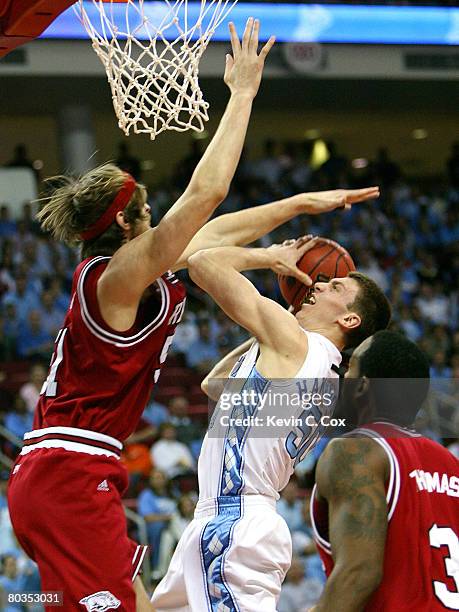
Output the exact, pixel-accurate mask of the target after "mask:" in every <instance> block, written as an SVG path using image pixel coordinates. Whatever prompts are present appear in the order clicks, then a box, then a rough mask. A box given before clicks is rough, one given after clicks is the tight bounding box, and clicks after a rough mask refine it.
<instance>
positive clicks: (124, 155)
mask: <svg viewBox="0 0 459 612" xmlns="http://www.w3.org/2000/svg"><path fill="white" fill-rule="evenodd" d="M116 165H117V166H118V168H121V170H124V171H125V172H128V173H129V174H130V175H131V176H133V177H134V178H135V180H136V181H137V182H140V181H141V178H142V167H141V164H140V159H139V158H138V157H135V156H134V155H132V153H130V151H129V146H128V144H127V143H126V142H124V141H121V142H120V143H119V144H118V156H117V158H116Z"/></svg>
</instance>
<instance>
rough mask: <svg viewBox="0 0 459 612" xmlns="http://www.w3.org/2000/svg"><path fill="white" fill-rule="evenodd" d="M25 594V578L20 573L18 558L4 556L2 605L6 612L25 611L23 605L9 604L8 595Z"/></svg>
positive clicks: (0, 579)
mask: <svg viewBox="0 0 459 612" xmlns="http://www.w3.org/2000/svg"><path fill="white" fill-rule="evenodd" d="M23 592H24V577H23V576H22V575H21V574H20V573H19V572H18V565H17V561H16V557H14V556H13V555H4V556H3V558H2V571H1V574H0V604H2V603H3V606H1V608H0V609H1V610H4V611H5V612H17V611H23V610H24V609H25V608H24V606H23V605H22V604H21V603H8V595H10V594H11V595H14V594H16V593H17V594H20V593H23Z"/></svg>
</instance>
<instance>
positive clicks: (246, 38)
mask: <svg viewBox="0 0 459 612" xmlns="http://www.w3.org/2000/svg"><path fill="white" fill-rule="evenodd" d="M252 28H253V17H249V18H248V19H247V23H246V26H245V30H244V34H243V36H242V50H243V51H248V49H249V44H250V38H251V36H252Z"/></svg>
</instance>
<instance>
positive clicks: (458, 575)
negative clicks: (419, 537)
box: [429, 525, 459, 610]
mask: <svg viewBox="0 0 459 612" xmlns="http://www.w3.org/2000/svg"><path fill="white" fill-rule="evenodd" d="M429 541H430V545H431V546H433V547H434V548H440V546H447V547H448V550H449V556H448V557H445V567H446V574H447V575H448V576H449V577H450V578H452V579H453V580H454V582H455V583H456V589H457V590H456V591H450V590H449V589H448V586H447V585H446V584H445V583H444V582H440V581H439V580H434V582H433V588H434V591H435V595H436V596H437V598H438V599H439V600H440V601H441V603H442V604H443V605H444V606H445V608H448V610H459V538H458V537H457V535H456V534H455V533H454V531H453V530H452V529H451V527H438V525H433V526H432V527H431V528H430V530H429Z"/></svg>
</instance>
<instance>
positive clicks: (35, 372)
mask: <svg viewBox="0 0 459 612" xmlns="http://www.w3.org/2000/svg"><path fill="white" fill-rule="evenodd" d="M45 380H46V368H45V367H44V365H43V364H41V363H34V364H32V365H31V367H30V370H29V380H28V381H27V382H26V383H24V384H23V385H22V387H21V388H20V389H19V395H20V396H21V398H22V399H23V400H24V402H25V404H26V406H27V410H28V411H29V412H31V413H33V412H35V407H36V405H37V402H38V398H39V397H40V391H41V388H42V386H43V383H44V382H45Z"/></svg>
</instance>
